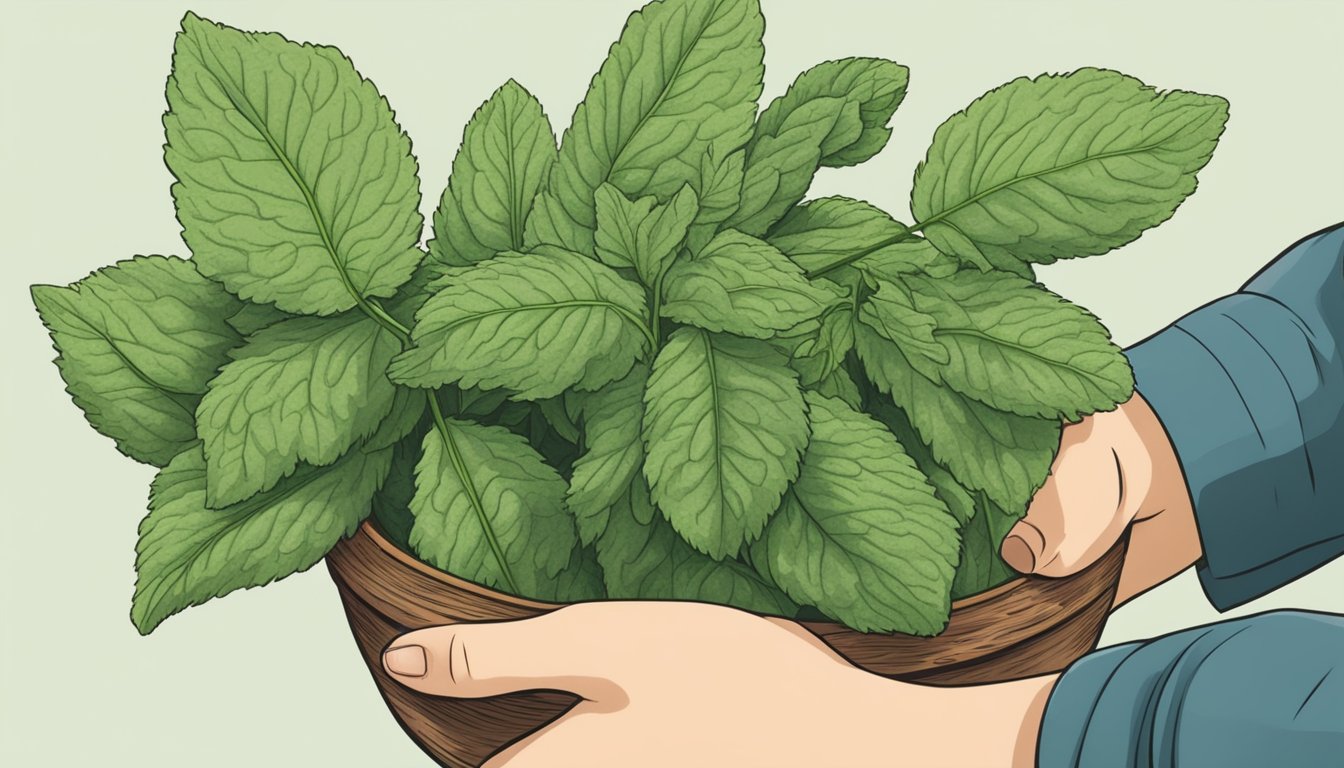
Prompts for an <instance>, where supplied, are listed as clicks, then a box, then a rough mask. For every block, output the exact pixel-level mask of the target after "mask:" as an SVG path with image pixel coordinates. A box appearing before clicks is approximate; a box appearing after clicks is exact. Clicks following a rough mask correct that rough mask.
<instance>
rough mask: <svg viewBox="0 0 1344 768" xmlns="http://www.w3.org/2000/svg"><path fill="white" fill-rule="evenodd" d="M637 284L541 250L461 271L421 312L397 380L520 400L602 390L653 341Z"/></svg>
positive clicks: (394, 370) (397, 363)
mask: <svg viewBox="0 0 1344 768" xmlns="http://www.w3.org/2000/svg"><path fill="white" fill-rule="evenodd" d="M647 313H648V307H647V305H646V303H645V301H644V296H643V295H642V292H641V291H640V289H639V288H638V286H636V285H635V284H633V283H631V282H630V281H628V280H626V279H624V278H622V277H621V276H620V275H618V274H616V273H615V272H614V271H612V270H611V269H610V268H608V267H605V266H603V265H601V264H598V263H596V262H594V261H592V260H591V259H587V258H584V257H582V256H580V255H578V254H575V253H568V252H566V251H561V250H559V249H554V248H546V247H542V248H541V249H540V250H539V251H538V252H537V253H535V254H518V253H509V254H505V255H503V256H500V257H497V258H494V259H491V260H489V261H483V262H481V263H480V264H478V265H476V266H475V267H472V268H471V269H470V270H468V271H464V272H462V273H460V274H455V275H454V276H453V277H452V279H451V280H450V282H449V284H448V285H447V286H446V287H443V288H441V289H440V290H439V292H438V293H436V294H435V295H434V296H433V297H431V298H430V299H429V301H427V302H425V305H424V307H422V308H421V309H420V312H419V313H417V314H416V324H415V329H414V330H413V332H412V334H411V337H412V339H413V340H414V342H415V346H414V347H413V348H411V349H410V350H408V351H406V352H404V353H402V354H401V355H399V356H398V357H397V358H396V360H394V361H393V363H392V367H391V369H390V374H391V376H392V378H393V379H394V380H396V381H398V382H400V383H402V384H406V385H409V386H417V387H437V386H441V385H443V384H447V383H453V382H455V383H458V384H459V385H460V386H463V387H475V386H478V385H479V386H481V387H484V388H487V389H492V388H496V387H505V388H507V389H510V390H513V392H514V393H515V394H516V396H517V397H519V398H525V399H532V400H535V399H540V398H545V397H554V396H555V395H558V394H560V393H561V392H563V391H564V390H565V389H568V388H571V387H574V388H577V389H588V390H591V389H597V388H598V387H601V386H602V385H603V384H606V383H607V382H609V381H614V380H616V379H619V378H620V377H622V376H624V375H625V374H626V373H627V372H628V371H629V370H630V366H631V365H632V364H633V363H634V361H635V358H637V357H638V356H639V355H640V354H641V353H643V351H644V350H645V348H646V344H650V342H651V339H650V338H649V337H648V334H649V331H648V329H647V328H646V327H645V325H646V323H647V319H646V316H647Z"/></svg>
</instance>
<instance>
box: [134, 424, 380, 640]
mask: <svg viewBox="0 0 1344 768" xmlns="http://www.w3.org/2000/svg"><path fill="white" fill-rule="evenodd" d="M391 458H392V451H391V450H387V449H385V450H382V451H377V452H374V453H365V452H364V451H361V450H353V451H350V452H349V453H347V454H346V455H345V456H344V457H342V458H341V459H340V460H339V461H337V462H336V463H334V464H332V465H330V466H327V467H312V466H303V467H300V468H299V469H298V471H296V472H295V473H294V474H293V475H291V476H290V477H287V478H285V479H284V480H283V481H281V483H280V484H279V485H277V486H276V487H275V488H274V489H272V490H271V491H267V492H264V493H260V494H258V495H256V496H253V497H252V498H250V499H247V500H246V501H242V502H239V503H237V504H230V505H228V506H226V507H222V508H219V509H213V508H210V507H209V506H208V505H207V503H206V498H205V475H206V469H205V457H204V455H203V454H202V453H201V449H200V447H199V445H197V446H193V447H192V448H188V449H187V450H185V451H183V452H182V453H180V454H178V455H177V456H176V457H175V458H174V459H173V460H172V462H171V463H169V464H168V466H167V467H164V469H163V470H161V471H160V472H159V475H158V477H156V478H155V479H154V484H153V486H152V489H151V492H150V500H149V510H150V511H149V515H148V516H147V517H146V518H145V519H144V521H143V522H142V523H141V524H140V541H139V543H138V544H137V545H136V553H137V557H136V561H135V568H136V572H137V573H138V574H139V578H138V579H137V580H136V583H135V597H134V598H133V599H132V602H131V620H132V621H133V622H134V623H135V626H136V628H137V629H139V630H140V632H141V634H149V633H150V632H151V631H152V630H153V629H154V628H155V627H156V626H158V625H159V623H160V622H162V621H163V620H164V619H166V618H168V617H169V616H171V615H172V614H174V613H177V612H178V611H180V610H182V609H183V608H187V607H189V606H193V605H200V604H201V603H203V602H205V601H206V600H209V599H210V598H212V597H220V596H223V595H225V594H228V593H229V592H232V591H234V590H235V589H242V588H244V587H257V586H261V585H263V584H269V583H270V582H272V581H275V580H276V579H283V578H285V577H286V576H289V575H290V574H293V573H297V572H299V571H303V570H307V569H308V568H310V567H311V566H312V565H313V564H314V563H316V562H317V561H318V560H321V559H322V557H323V556H324V555H326V554H327V552H328V550H330V549H331V548H332V547H333V546H335V545H336V542H337V541H339V540H340V539H341V538H342V537H345V536H348V535H350V534H351V533H353V532H354V530H355V527H356V526H358V525H359V523H360V521H361V520H363V519H364V518H365V517H366V516H367V515H368V514H369V498H370V497H371V496H372V495H373V492H374V490H375V489H376V488H377V487H378V485H379V484H380V483H381V482H382V481H383V478H384V476H386V474H387V471H388V465H389V463H390V461H391Z"/></svg>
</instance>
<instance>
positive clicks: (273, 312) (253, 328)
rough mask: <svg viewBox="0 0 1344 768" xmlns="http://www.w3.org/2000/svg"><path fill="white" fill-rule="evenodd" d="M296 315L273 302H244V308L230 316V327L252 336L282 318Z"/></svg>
mask: <svg viewBox="0 0 1344 768" xmlns="http://www.w3.org/2000/svg"><path fill="white" fill-rule="evenodd" d="M291 317H294V316H293V315H291V314H289V313H288V312H281V311H280V310H278V309H276V308H275V306H274V305H272V304H251V303H247V304H243V308H242V309H240V310H238V311H237V312H235V313H233V314H232V315H230V316H229V318H228V323H229V327H231V328H233V330H235V331H237V332H238V333H240V334H242V335H243V336H251V335H252V334H254V333H256V332H257V331H260V330H261V329H262V328H265V327H266V326H268V325H275V324H276V323H278V322H280V321H281V320H288V319H289V318H291Z"/></svg>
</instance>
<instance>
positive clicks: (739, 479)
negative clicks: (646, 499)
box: [644, 328, 807, 559]
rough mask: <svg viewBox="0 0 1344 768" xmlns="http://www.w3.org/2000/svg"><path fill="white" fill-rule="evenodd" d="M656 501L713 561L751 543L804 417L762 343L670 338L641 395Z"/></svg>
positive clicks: (792, 461) (797, 445)
mask: <svg viewBox="0 0 1344 768" xmlns="http://www.w3.org/2000/svg"><path fill="white" fill-rule="evenodd" d="M644 405H645V411H644V443H645V445H646V458H645V460H644V474H645V476H646V477H647V478H648V480H649V484H650V486H651V487H652V489H653V500H654V502H655V503H657V505H658V507H659V508H660V509H661V510H662V511H663V514H665V515H666V516H667V518H668V520H670V521H671V522H672V525H673V527H675V528H676V529H677V531H678V532H679V533H680V534H681V535H682V536H683V537H685V539H686V540H687V541H689V542H690V543H691V544H692V545H694V546H695V548H696V549H698V550H700V551H702V552H705V553H707V554H709V555H710V556H712V557H714V558H716V559H722V558H724V557H728V556H732V555H735V554H736V553H737V552H738V550H740V549H741V548H742V545H743V544H745V543H747V542H749V541H751V540H752V539H755V538H756V537H757V536H758V535H759V534H760V532H761V529H762V528H763V527H764V526H765V523H766V520H768V519H769V517H770V514H771V513H772V512H774V511H775V509H776V508H777V507H778V506H779V498H780V496H781V495H782V494H783V493H784V489H785V488H786V487H788V484H789V483H790V482H792V481H793V480H794V478H796V477H797V476H798V459H799V456H800V455H801V454H802V451H803V447H804V446H806V445H807V417H806V414H805V412H804V407H803V398H802V394H801V392H800V391H799V389H798V380H797V377H796V375H795V374H794V373H793V372H792V371H791V370H789V368H788V367H787V365H786V364H785V360H784V356H783V355H782V354H781V353H779V352H778V351H776V350H775V349H773V348H772V347H770V346H769V345H768V344H766V343H764V342H759V341H753V340H749V339H739V338H735V337H732V336H719V335H714V334H710V333H706V332H705V331H701V330H698V329H694V328H681V329H678V330H677V331H675V332H673V334H672V336H671V337H670V338H669V339H668V341H667V344H666V345H665V346H664V347H663V350H662V352H660V353H659V354H658V358H657V359H656V360H655V361H654V364H653V373H652V375H650V377H649V383H648V386H647V387H646V389H645V395H644Z"/></svg>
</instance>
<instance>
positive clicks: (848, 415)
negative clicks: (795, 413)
mask: <svg viewBox="0 0 1344 768" xmlns="http://www.w3.org/2000/svg"><path fill="white" fill-rule="evenodd" d="M805 398H806V400H807V405H808V415H809V419H810V421H811V424H812V439H811V441H810V442H809V443H808V444H807V452H806V453H805V454H804V455H803V462H802V470H801V471H800V472H799V474H798V480H797V482H795V483H794V484H793V487H792V488H791V489H790V491H789V493H788V494H786V495H785V497H784V504H783V507H782V508H781V509H780V511H779V513H778V514H776V515H775V516H774V517H772V518H771V519H770V524H769V525H767V526H766V528H765V533H763V534H762V535H761V538H760V539H759V540H757V541H756V543H755V544H753V545H752V549H751V558H752V562H753V563H761V562H765V563H766V566H765V567H766V569H767V570H768V571H769V573H770V576H771V578H772V579H773V580H774V582H775V583H776V584H778V585H779V586H780V587H782V588H783V589H784V591H785V592H786V593H788V595H789V597H791V598H793V599H794V600H795V601H797V602H799V603H803V604H806V605H815V606H817V607H818V608H819V609H820V610H821V611H823V612H824V613H826V614H827V615H829V616H832V617H833V618H835V619H838V620H839V621H842V622H844V623H845V624H846V625H848V626H850V627H852V628H854V629H857V630H859V631H860V632H906V633H910V634H918V635H935V634H938V633H939V632H941V631H942V629H943V627H945V626H946V625H947V618H948V615H949V611H950V602H949V599H948V590H949V588H950V587H951V584H952V576H953V570H954V568H955V566H956V563H957V551H958V547H959V546H960V541H959V540H958V538H957V521H956V519H955V518H954V517H953V516H952V515H951V514H950V513H949V512H948V510H947V507H946V506H944V504H943V503H942V501H940V500H939V499H938V497H937V496H936V495H935V494H934V489H933V487H932V486H931V485H929V483H928V481H927V479H926V478H925V477H924V475H923V473H922V472H920V471H919V469H918V468H917V467H916V466H915V463H914V461H912V460H911V459H910V457H909V456H907V455H906V453H905V451H904V449H902V447H901V444H900V443H898V442H897V441H896V438H895V437H893V436H892V434H891V432H889V431H887V429H886V428H885V427H883V426H882V425H881V424H880V423H878V422H877V421H875V420H874V419H873V418H872V417H871V416H868V415H867V414H864V413H860V412H858V411H856V410H854V409H853V408H851V407H849V406H848V405H846V404H845V403H843V402H841V401H840V400H835V399H832V398H828V397H825V396H823V395H818V394H816V393H814V392H808V393H806V395H805Z"/></svg>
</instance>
